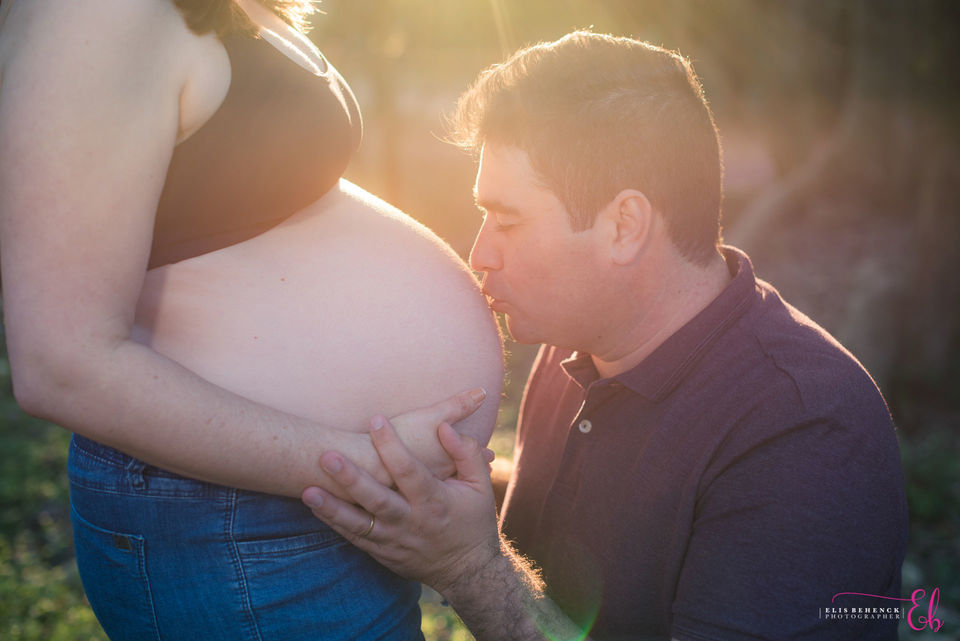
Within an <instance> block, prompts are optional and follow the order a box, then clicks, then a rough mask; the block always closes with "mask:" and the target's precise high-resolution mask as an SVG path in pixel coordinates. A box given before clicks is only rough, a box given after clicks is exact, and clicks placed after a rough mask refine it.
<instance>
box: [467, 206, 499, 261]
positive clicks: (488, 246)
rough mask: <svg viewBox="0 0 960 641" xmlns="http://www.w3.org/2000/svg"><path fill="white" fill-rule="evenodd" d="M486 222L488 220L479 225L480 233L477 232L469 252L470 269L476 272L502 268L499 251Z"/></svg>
mask: <svg viewBox="0 0 960 641" xmlns="http://www.w3.org/2000/svg"><path fill="white" fill-rule="evenodd" d="M488 221H489V218H488V219H486V220H484V221H483V224H482V225H480V231H478V232H477V238H476V239H475V240H474V241H473V248H472V249H471V250H470V269H472V270H474V271H477V272H491V271H496V270H498V269H500V268H501V267H502V266H503V264H502V257H501V254H500V249H499V247H497V243H496V239H495V238H493V236H494V234H493V232H492V230H491V229H490V225H489V223H488Z"/></svg>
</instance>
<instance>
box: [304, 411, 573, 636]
mask: <svg viewBox="0 0 960 641" xmlns="http://www.w3.org/2000/svg"><path fill="white" fill-rule="evenodd" d="M438 435H439V438H440V442H441V444H442V445H443V447H444V449H445V450H446V451H447V453H448V454H449V455H450V457H451V458H452V459H453V461H454V463H455V464H456V468H457V474H456V476H454V477H451V478H449V479H447V480H445V481H441V480H439V479H437V478H436V477H435V476H434V475H433V474H431V473H430V471H429V470H428V469H427V468H426V467H424V466H423V465H422V464H421V463H420V462H419V461H417V459H416V458H415V457H413V456H412V455H411V454H410V452H409V451H408V450H407V449H406V448H405V447H404V445H403V443H402V442H401V441H400V439H399V437H398V436H397V434H396V432H395V431H394V429H393V426H392V425H390V423H389V422H388V421H387V420H386V419H384V418H382V417H375V418H374V419H373V422H372V429H371V433H370V436H371V439H372V441H373V444H374V447H376V449H377V452H378V453H379V455H380V458H381V460H382V461H383V464H384V467H385V468H386V469H387V471H388V472H389V473H390V476H391V477H392V479H393V481H394V482H395V483H396V486H397V490H396V491H395V490H392V489H390V488H388V487H386V486H384V485H382V484H381V483H379V482H378V481H376V480H375V479H373V478H372V477H371V476H370V475H368V474H367V473H366V472H364V471H363V470H361V469H360V468H358V467H357V466H355V465H354V464H353V463H351V462H350V461H349V460H347V459H346V458H345V457H343V456H342V455H341V454H339V453H337V452H327V453H325V454H324V455H323V456H322V457H321V459H320V463H321V465H322V466H323V467H324V469H325V470H326V471H327V473H328V474H329V475H330V476H331V477H332V478H333V480H334V481H335V482H336V483H339V484H340V486H341V489H342V492H338V493H341V494H342V495H344V496H349V497H351V499H352V500H353V501H354V502H355V503H356V504H357V505H351V504H350V503H348V502H346V501H343V500H341V499H338V498H337V497H335V496H333V495H332V494H330V493H329V492H326V491H325V490H322V489H320V488H308V489H307V490H305V491H304V493H303V500H304V502H305V503H306V504H307V505H308V506H310V508H311V509H312V510H313V513H314V514H315V515H316V516H317V517H318V518H320V519H322V520H323V521H325V522H326V523H327V524H329V525H330V526H331V527H332V528H333V529H335V530H336V531H338V532H340V533H341V534H342V535H343V536H344V537H346V538H347V539H348V540H349V541H350V542H351V543H353V544H354V545H356V546H357V547H359V548H361V549H362V550H364V551H365V552H367V553H368V554H370V555H371V556H372V557H374V558H375V559H377V560H378V561H379V562H380V563H382V564H384V565H386V566H387V567H388V568H390V569H392V570H393V571H395V572H397V573H399V574H401V575H404V576H407V577H409V578H412V579H415V580H418V581H420V582H422V583H426V584H427V585H430V586H432V587H433V588H434V589H436V590H437V591H438V592H439V593H440V594H442V595H443V596H444V597H445V598H446V599H447V600H448V601H449V602H450V604H451V605H452V606H453V607H454V608H455V609H456V610H457V613H458V614H459V615H460V617H461V618H462V619H463V620H464V622H465V623H466V624H467V627H469V628H470V631H471V632H472V633H473V634H474V636H475V637H476V638H477V639H478V641H483V640H485V639H491V640H497V641H545V640H547V639H580V640H582V639H584V636H583V631H582V630H580V629H579V628H578V627H577V626H575V625H574V624H573V623H572V622H571V621H570V620H569V619H568V618H567V617H566V616H565V615H564V614H563V613H562V612H561V611H560V610H559V608H557V606H556V605H555V604H554V603H553V602H552V601H551V600H550V599H549V598H548V597H547V596H546V595H545V593H544V589H543V583H542V581H541V580H540V578H539V576H538V575H537V573H536V572H535V571H533V570H532V568H531V567H530V565H529V564H528V563H527V562H526V561H525V560H524V559H523V558H522V557H520V556H519V555H518V554H516V553H515V552H514V551H513V550H512V549H511V548H510V546H509V544H507V543H506V542H505V541H503V540H502V539H501V537H500V534H499V532H498V529H497V519H496V510H495V507H494V495H493V488H492V486H491V483H490V475H489V468H488V466H487V461H486V458H485V456H484V452H485V450H484V448H482V447H481V446H480V445H479V444H478V443H477V442H476V441H475V440H473V439H472V438H470V437H461V436H460V435H458V434H457V433H456V432H455V431H454V430H453V429H452V428H451V427H450V425H449V424H447V423H442V424H441V425H440V427H439V428H438ZM358 506H359V507H358Z"/></svg>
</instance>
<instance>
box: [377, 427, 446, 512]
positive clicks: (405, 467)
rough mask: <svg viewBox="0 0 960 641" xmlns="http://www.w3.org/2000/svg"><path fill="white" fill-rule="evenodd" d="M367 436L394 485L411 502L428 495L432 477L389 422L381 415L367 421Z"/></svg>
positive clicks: (433, 481)
mask: <svg viewBox="0 0 960 641" xmlns="http://www.w3.org/2000/svg"><path fill="white" fill-rule="evenodd" d="M370 440H372V441H373V446H374V447H375V448H376V449H377V453H378V454H379V455H380V460H381V461H382V462H383V466H384V467H385V468H386V469H387V472H388V473H389V474H390V477H391V478H392V479H393V481H394V483H396V484H397V489H398V490H400V493H401V494H402V495H403V496H404V497H406V499H407V501H408V502H409V503H411V504H413V503H416V502H417V501H420V500H424V499H426V498H428V497H429V496H430V495H431V494H432V492H433V491H434V483H435V482H436V478H435V477H434V476H433V473H432V472H431V471H430V470H429V469H427V467H426V466H425V465H424V464H423V463H421V462H420V461H419V460H417V458H416V457H415V456H413V454H411V453H410V450H408V449H407V447H406V446H405V445H404V444H403V441H401V440H400V437H399V436H398V435H397V431H396V430H395V429H394V427H393V425H392V424H391V423H390V421H388V420H387V419H385V418H384V417H382V416H375V417H374V418H373V420H372V421H371V422H370Z"/></svg>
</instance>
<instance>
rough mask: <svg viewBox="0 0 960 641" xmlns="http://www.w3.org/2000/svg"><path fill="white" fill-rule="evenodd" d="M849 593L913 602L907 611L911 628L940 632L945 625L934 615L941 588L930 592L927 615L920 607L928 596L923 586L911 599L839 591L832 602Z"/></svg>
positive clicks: (915, 591)
mask: <svg viewBox="0 0 960 641" xmlns="http://www.w3.org/2000/svg"><path fill="white" fill-rule="evenodd" d="M847 594H849V595H855V596H869V597H874V598H876V599H888V600H890V601H906V602H907V603H910V604H912V607H911V608H910V609H909V610H908V611H907V625H908V626H910V629H911V630H916V631H918V632H919V631H920V630H925V629H927V628H930V629H931V630H933V631H934V632H938V631H939V630H940V628H941V627H943V621H941V620H940V619H938V618H936V617H935V616H934V615H935V614H936V613H937V606H938V605H939V604H940V588H933V592H931V593H930V601H929V602H928V603H927V604H926V606H927V613H926V615H924V614H923V610H921V609H920V608H921V607H922V606H923V605H924V604H923V599H924V597H926V596H927V592H926V590H924V589H923V588H917V589H916V590H914V591H913V592H912V593H911V594H910V598H909V599H897V598H894V597H890V596H881V595H879V594H864V593H863V592H838V593H837V594H834V595H833V599H831V603H832V602H833V601H836V599H837V597H838V596H843V595H847ZM918 610H919V611H918Z"/></svg>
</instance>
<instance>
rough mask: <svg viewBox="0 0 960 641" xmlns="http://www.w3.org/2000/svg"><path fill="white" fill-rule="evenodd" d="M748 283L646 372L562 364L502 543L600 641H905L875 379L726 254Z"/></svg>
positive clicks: (528, 403)
mask: <svg viewBox="0 0 960 641" xmlns="http://www.w3.org/2000/svg"><path fill="white" fill-rule="evenodd" d="M724 255H725V258H726V260H727V265H728V267H729V269H730V272H731V275H732V280H731V282H730V283H729V284H728V286H727V287H726V288H725V289H724V291H723V292H722V293H721V294H720V295H719V296H718V297H717V298H716V299H715V300H714V301H713V302H712V303H711V304H710V305H708V306H707V307H706V308H705V309H704V310H703V311H702V312H700V313H699V314H698V315H697V316H696V317H695V318H693V319H692V320H691V321H690V322H689V323H687V324H686V325H685V326H684V327H682V328H681V329H680V330H679V331H677V332H676V333H675V334H674V335H673V336H671V337H670V338H669V339H667V341H665V342H664V343H663V344H662V345H661V346H660V347H659V348H658V349H656V350H655V351H654V352H653V353H652V354H650V356H648V357H647V358H646V359H644V361H643V362H641V363H640V364H639V365H637V366H636V367H635V368H633V369H632V370H630V371H628V372H625V373H623V374H621V375H618V376H615V377H613V378H609V379H601V378H599V377H598V374H597V371H596V369H595V368H594V366H593V364H592V362H591V360H590V358H589V356H588V355H586V354H576V353H574V354H571V353H570V352H568V351H564V350H561V349H558V348H555V347H550V346H544V347H543V349H542V350H541V352H540V354H539V356H538V358H537V361H536V363H535V365H534V369H533V372H532V373H531V376H530V380H529V381H528V384H527V390H526V392H525V394H524V400H523V404H522V407H521V417H520V423H519V426H518V433H517V449H516V452H515V472H514V476H513V478H512V479H511V483H510V486H509V487H508V490H507V498H506V501H505V504H504V509H503V516H502V528H503V531H504V534H505V535H506V537H507V538H508V539H510V540H512V541H513V542H514V543H515V545H516V547H517V548H518V550H519V551H520V552H521V553H522V554H524V555H526V556H527V557H528V558H530V559H531V560H533V561H534V562H535V564H536V565H537V566H539V567H540V568H541V569H542V572H543V577H544V579H545V581H546V584H547V590H548V593H549V595H550V596H551V598H553V599H554V601H556V603H557V604H558V605H559V606H560V607H561V608H562V609H563V610H564V611H565V612H567V614H568V615H569V616H571V618H573V619H574V621H576V622H578V623H580V624H581V625H585V626H589V627H590V631H591V635H592V636H593V637H594V638H598V639H617V638H629V639H637V638H646V637H649V638H669V637H671V636H673V637H677V638H679V639H681V640H687V639H751V640H753V639H758V638H763V639H767V638H769V639H774V638H776V639H854V638H856V639H860V638H869V639H888V638H889V639H894V638H896V626H897V620H896V618H895V617H893V616H887V617H876V618H873V617H871V618H865V617H850V618H843V619H841V618H838V617H836V616H830V611H829V610H828V608H836V607H838V606H842V607H848V608H853V607H858V608H871V607H881V606H884V607H886V606H889V605H890V604H891V603H893V602H891V601H886V600H882V599H877V598H873V597H850V596H841V597H838V599H839V601H834V600H833V597H834V596H835V595H837V594H838V593H841V592H859V593H864V594H870V595H883V596H892V597H899V596H900V565H901V563H902V561H903V556H904V553H905V549H906V537H907V512H906V500H905V495H904V484H903V476H902V472H901V468H900V457H899V451H898V446H897V441H896V437H895V434H894V427H893V424H892V421H891V418H890V414H889V412H888V410H887V407H886V404H885V402H884V400H883V398H882V397H881V395H880V392H879V391H878V389H877V387H876V385H875V384H874V382H873V380H872V379H871V378H870V376H869V375H868V374H867V372H866V371H865V370H864V369H863V367H862V366H861V365H860V364H859V363H858V362H857V361H856V359H855V358H854V357H853V356H851V355H850V353H849V352H847V351H846V350H845V349H844V348H843V347H842V346H841V345H840V344H839V343H837V341H836V340H834V339H833V338H832V337H831V336H830V335H828V334H827V333H826V332H825V331H824V330H823V329H821V328H820V327H818V326H817V325H816V324H814V323H813V322H812V321H811V320H810V319H809V318H807V317H806V316H804V315H803V314H801V313H800V312H798V311H797V310H796V309H794V308H793V307H791V306H790V305H788V304H787V303H785V302H784V301H783V299H782V298H781V297H780V296H779V295H778V293H777V292H776V291H775V290H774V289H773V288H772V287H771V286H770V285H769V284H767V283H765V282H763V281H760V280H757V279H755V277H754V274H753V267H752V265H751V264H750V261H749V259H748V258H747V256H746V255H745V254H743V253H742V252H740V251H739V250H736V249H733V248H729V247H727V248H724Z"/></svg>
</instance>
